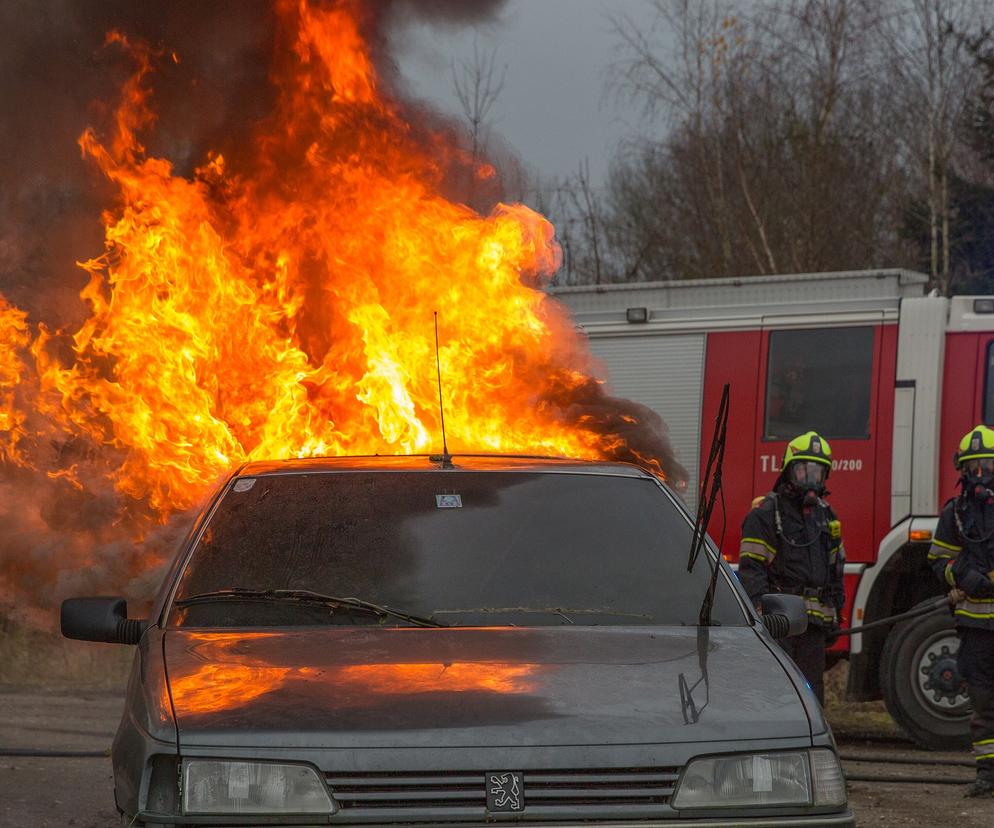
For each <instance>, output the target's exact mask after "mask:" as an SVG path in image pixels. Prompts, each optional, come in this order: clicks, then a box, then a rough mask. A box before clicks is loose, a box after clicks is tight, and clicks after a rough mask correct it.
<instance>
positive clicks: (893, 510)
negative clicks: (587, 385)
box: [550, 270, 994, 749]
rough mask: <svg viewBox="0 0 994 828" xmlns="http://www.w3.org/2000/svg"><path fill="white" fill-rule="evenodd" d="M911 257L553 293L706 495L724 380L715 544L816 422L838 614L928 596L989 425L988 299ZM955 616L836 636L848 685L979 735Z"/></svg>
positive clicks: (908, 726) (946, 728)
mask: <svg viewBox="0 0 994 828" xmlns="http://www.w3.org/2000/svg"><path fill="white" fill-rule="evenodd" d="M926 282H927V278H926V277H925V276H924V275H923V274H920V273H914V272H910V271H906V270H873V271H855V272H844V273H816V274H800V275H798V274H792V275H780V276H761V277H751V278H743V279H705V280H694V281H673V282H654V283H644V282H643V283H634V284H619V285H598V286H592V285H591V286H582V287H563V288H553V289H551V291H550V292H551V293H552V294H553V295H554V296H555V297H556V299H558V300H559V301H560V302H562V303H564V304H565V305H566V306H567V307H568V308H569V310H570V311H571V312H572V314H573V317H574V319H575V322H576V324H577V326H578V327H579V328H580V329H581V330H582V331H583V332H584V333H585V334H586V336H587V338H588V340H589V344H590V348H591V350H592V352H593V353H594V355H595V357H597V358H598V359H599V360H601V361H602V362H603V364H604V366H605V368H606V371H605V376H606V378H607V382H608V387H609V390H610V391H611V392H612V393H614V394H616V395H618V396H622V397H627V398H629V399H634V400H636V401H638V402H641V403H643V404H645V405H647V406H649V407H650V408H652V409H654V410H655V411H656V412H658V413H659V415H660V416H661V417H662V418H663V419H664V421H665V422H666V424H667V425H668V427H669V435H670V439H671V440H672V443H673V445H674V448H675V450H676V453H677V456H678V458H679V459H680V460H681V462H682V463H683V464H684V465H685V466H686V467H687V469H688V471H689V480H688V482H687V487H686V489H685V491H684V496H685V499H686V500H687V502H688V506H689V507H690V509H691V510H692V511H693V510H694V508H695V506H696V504H695V499H696V494H697V482H698V472H699V469H700V468H701V465H702V463H703V462H704V461H705V460H706V455H707V451H708V441H709V439H710V436H711V433H712V430H713V427H714V420H715V416H716V412H717V407H718V403H719V398H720V394H721V390H722V387H723V385H724V384H725V383H729V384H730V386H731V388H730V413H729V420H728V434H729V440H728V444H727V446H726V449H725V467H724V475H723V481H724V495H725V505H726V515H725V522H724V526H722V525H721V522H720V520H719V522H718V526H717V527H715V526H714V525H712V534H713V535H715V539H716V542H718V543H719V544H720V548H721V552H722V554H723V556H724V557H725V558H726V559H727V560H729V561H730V562H732V563H733V565H734V564H735V563H736V562H737V559H738V542H739V527H740V525H741V522H742V519H743V518H744V517H745V514H746V512H747V511H748V510H749V508H750V505H751V502H752V500H753V498H754V497H756V496H757V495H761V494H763V493H765V492H768V491H770V489H771V488H772V487H773V484H774V481H775V480H776V478H777V475H778V474H779V472H780V464H781V458H782V457H783V453H784V449H785V447H786V443H787V441H788V440H789V439H790V438H792V437H794V436H796V435H797V434H800V433H802V432H805V431H808V430H810V429H814V430H815V431H818V432H819V433H820V434H822V435H824V436H825V437H827V438H828V439H829V441H830V442H831V445H832V451H833V463H832V472H831V475H830V477H829V481H828V488H829V489H830V490H831V495H830V498H829V499H830V501H831V503H832V505H833V506H834V508H835V510H836V512H837V513H838V514H839V516H840V518H841V520H842V527H843V538H844V540H845V545H846V552H847V561H846V565H845V578H846V595H847V601H846V607H845V609H844V611H843V613H842V616H843V618H842V621H843V624H844V625H853V626H855V625H859V624H866V623H870V622H872V621H874V620H877V619H882V618H885V617H888V616H891V615H895V614H897V613H901V612H904V611H906V610H910V609H912V608H915V607H916V606H918V605H920V604H922V603H923V602H928V601H933V602H934V600H935V597H936V596H938V595H941V594H942V592H943V590H942V585H941V584H940V582H939V581H938V579H937V578H936V577H935V576H934V575H933V573H932V571H931V570H930V569H929V568H928V565H927V563H926V553H927V550H928V547H929V544H930V542H931V538H932V533H933V531H934V529H935V525H936V521H937V517H938V514H939V512H940V511H941V509H942V505H943V503H944V502H945V500H946V499H947V498H949V497H951V496H953V495H954V494H955V493H956V491H957V490H956V481H957V472H956V470H955V468H954V466H953V462H952V458H953V453H954V451H955V449H956V445H957V443H958V441H959V439H960V437H961V436H962V435H963V434H965V433H966V432H967V431H969V430H970V428H971V427H972V426H974V425H975V424H977V423H979V422H984V423H987V424H994V297H972V296H956V297H953V298H951V299H949V298H945V297H941V296H937V295H931V294H930V295H926ZM956 650H957V639H956V635H955V632H954V629H953V625H952V617H951V615H950V614H948V613H933V614H932V615H928V616H925V617H924V618H923V619H921V620H919V619H916V620H913V621H906V622H902V623H901V624H899V625H896V626H892V627H887V626H883V627H880V628H877V629H874V630H872V631H867V632H865V633H860V634H856V635H853V636H852V640H851V642H850V641H849V640H848V638H847V637H845V636H843V637H842V638H841V639H840V640H839V642H838V643H837V644H836V645H835V646H834V647H833V649H832V651H831V652H830V654H829V655H830V659H833V658H834V659H838V658H841V657H847V658H848V659H849V679H848V686H847V695H848V697H849V698H850V699H852V700H870V699H879V698H883V699H884V701H885V703H886V706H887V709H888V710H889V711H890V713H891V715H892V716H893V718H894V720H895V721H896V722H897V723H898V724H899V725H900V726H901V727H902V728H903V729H904V730H905V731H906V732H907V733H908V735H909V736H911V737H912V738H913V739H914V740H915V741H916V742H918V743H919V744H921V745H923V746H926V747H931V748H936V749H939V748H948V747H952V746H960V745H962V744H966V743H968V742H969V737H968V720H969V713H970V710H969V703H968V700H967V697H966V694H965V693H964V691H963V688H962V683H961V680H960V677H959V675H958V673H957V671H956V663H955V655H956Z"/></svg>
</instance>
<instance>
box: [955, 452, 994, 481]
mask: <svg viewBox="0 0 994 828" xmlns="http://www.w3.org/2000/svg"><path fill="white" fill-rule="evenodd" d="M960 472H961V473H962V475H963V476H964V477H966V478H968V479H970V480H991V479H992V478H994V457H975V458H973V459H972V460H965V461H964V462H963V465H962V466H960Z"/></svg>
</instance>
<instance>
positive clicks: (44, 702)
mask: <svg viewBox="0 0 994 828" xmlns="http://www.w3.org/2000/svg"><path fill="white" fill-rule="evenodd" d="M2 649H3V647H2V646H0V656H2V655H3V653H2ZM107 658H108V659H109V660H108V661H106V662H101V663H100V664H99V665H96V666H99V667H101V668H102V669H103V672H102V673H100V675H101V686H97V687H91V688H90V689H80V687H79V684H78V682H72V683H66V682H65V681H64V679H65V677H66V675H69V676H70V678H71V677H72V674H73V673H75V672H76V667H75V666H73V665H67V666H66V669H68V674H63V676H62V677H61V678H62V680H60V681H48V682H46V683H44V684H41V683H38V682H37V681H32V682H30V683H11V682H9V681H8V682H7V683H2V682H0V826H5V827H6V826H11V828H14V827H15V826H16V827H17V828H20V827H21V826H25V827H27V826H31V828H35V826H38V828H55V826H60V828H61V826H74V827H75V828H102V827H103V826H116V825H118V820H117V815H116V812H115V810H114V802H113V794H112V790H113V787H112V777H111V766H110V759H109V758H108V757H107V756H106V755H102V756H93V757H86V758H72V757H63V758H44V757H33V756H27V755H9V754H11V753H14V752H16V751H18V750H22V749H33V750H39V749H41V750H60V751H66V752H68V751H86V752H106V751H108V750H109V748H110V743H111V739H112V738H113V734H114V730H115V729H116V727H117V722H118V719H119V718H120V715H121V708H122V704H123V689H124V680H125V667H126V664H125V662H124V660H122V659H121V658H120V657H119V656H118V655H116V654H113V655H109V656H107ZM98 660H99V659H98ZM93 667H94V665H93V664H84V665H82V667H80V668H79V670H80V671H81V672H86V673H89V671H90V670H91V669H92V668H93ZM844 669H845V666H844V665H840V666H839V667H837V668H835V670H833V672H832V675H831V676H830V680H829V683H828V686H829V700H828V703H827V705H826V708H827V712H828V715H829V719H830V721H831V722H832V724H833V729H834V730H835V732H836V737H837V740H838V743H839V750H840V753H841V754H842V756H843V757H844V761H843V764H844V767H845V770H846V773H847V775H863V776H881V775H886V776H902V777H905V778H909V782H908V783H898V782H863V781H850V782H849V786H848V787H849V799H850V804H851V805H852V808H853V810H854V812H855V813H856V817H857V823H858V825H860V826H861V828H890V827H891V826H922V827H923V828H925V827H926V826H928V828H934V826H946V825H955V826H957V828H981V826H983V828H987V827H988V826H990V825H991V823H992V822H994V798H992V799H990V800H985V801H977V800H966V799H963V797H962V790H963V785H962V784H942V783H940V782H939V781H938V780H940V779H953V780H961V779H968V778H970V777H971V776H972V770H971V769H970V768H969V767H965V766H956V765H937V764H923V765H890V764H886V763H885V762H882V761H881V760H882V759H886V758H888V757H901V758H908V757H917V758H922V759H926V760H931V761H935V760H937V759H945V760H959V761H963V760H968V759H969V754H968V753H967V752H966V751H963V752H961V753H941V754H938V753H928V752H925V751H919V750H917V749H916V748H915V747H914V746H913V745H912V744H911V743H910V742H908V741H907V740H905V739H903V738H902V737H901V735H900V733H899V732H898V730H897V728H896V727H895V726H894V724H893V722H892V721H891V720H890V718H889V716H887V714H886V712H885V711H884V709H883V706H882V705H881V704H879V703H865V704H858V705H853V704H846V703H844V702H843V701H842V700H841V699H840V697H839V690H840V688H841V686H842V685H843V683H844V679H845V674H844ZM90 675H92V673H90ZM4 678H7V677H4ZM34 678H38V677H37V676H35V677H34ZM852 756H855V757H858V758H861V759H870V760H872V761H860V762H855V761H851V760H849V759H847V758H846V757H852ZM913 780H927V781H913Z"/></svg>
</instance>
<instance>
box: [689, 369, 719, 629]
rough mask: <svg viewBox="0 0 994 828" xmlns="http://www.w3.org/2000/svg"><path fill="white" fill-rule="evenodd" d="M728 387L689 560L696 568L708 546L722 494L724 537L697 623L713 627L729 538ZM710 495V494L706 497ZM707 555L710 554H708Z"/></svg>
mask: <svg viewBox="0 0 994 828" xmlns="http://www.w3.org/2000/svg"><path fill="white" fill-rule="evenodd" d="M728 389H729V385H728V383H727V382H726V383H725V387H724V388H722V389H721V401H720V402H719V403H718V414H717V416H716V417H715V421H714V436H713V437H712V438H711V450H710V451H709V452H708V461H707V464H706V465H705V468H704V474H703V476H702V477H701V488H700V492H699V493H698V498H697V520H696V521H695V523H694V534H693V538H692V539H691V543H690V558H689V560H688V561H687V571H688V572H693V571H694V564H695V563H697V558H698V556H699V555H700V553H701V551H702V550H703V549H704V548H705V546H706V545H707V542H706V540H705V539H706V537H707V531H708V524H709V523H710V522H711V512H712V511H713V510H714V504H715V501H716V500H717V499H718V497H719V496H720V497H721V511H722V525H721V539H720V540H719V541H718V553H717V555H716V556H715V559H714V562H713V563H712V568H711V577H710V578H709V579H708V588H707V589H706V590H705V591H704V600H703V601H702V602H701V609H700V613H699V616H698V621H697V623H698V624H699V625H700V626H702V627H709V626H711V610H712V609H714V593H715V589H716V588H717V586H718V570H719V568H720V565H719V563H718V561H719V556H720V555H721V547H722V545H723V543H724V541H725V523H724V513H725V495H724V492H723V491H722V488H721V466H722V463H723V462H724V459H725V437H726V433H727V430H728ZM705 496H706V497H705ZM705 557H707V556H705Z"/></svg>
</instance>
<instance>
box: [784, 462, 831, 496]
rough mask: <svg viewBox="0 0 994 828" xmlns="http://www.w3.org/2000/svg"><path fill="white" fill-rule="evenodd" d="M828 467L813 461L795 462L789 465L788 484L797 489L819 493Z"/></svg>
mask: <svg viewBox="0 0 994 828" xmlns="http://www.w3.org/2000/svg"><path fill="white" fill-rule="evenodd" d="M827 476H828V466H826V465H825V464H824V463H816V462H815V461H813V460H795V461H794V462H793V463H791V464H790V482H791V483H793V484H794V485H795V486H797V488H799V489H814V490H816V491H819V490H821V489H822V487H823V486H824V485H825V478H826V477H827Z"/></svg>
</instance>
